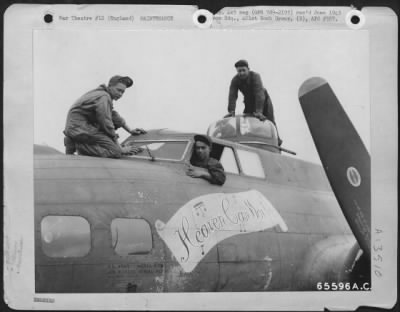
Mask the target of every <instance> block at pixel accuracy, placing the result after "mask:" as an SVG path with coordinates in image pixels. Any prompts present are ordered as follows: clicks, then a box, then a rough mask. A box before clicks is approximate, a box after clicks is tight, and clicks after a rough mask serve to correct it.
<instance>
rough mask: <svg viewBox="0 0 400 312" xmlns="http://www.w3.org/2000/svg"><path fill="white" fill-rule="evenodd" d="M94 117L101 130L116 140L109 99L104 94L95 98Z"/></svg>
mask: <svg viewBox="0 0 400 312" xmlns="http://www.w3.org/2000/svg"><path fill="white" fill-rule="evenodd" d="M96 119H97V120H96V121H97V123H98V125H99V126H100V129H101V130H103V131H104V132H105V133H106V134H107V135H108V136H109V137H110V138H112V139H113V140H114V141H115V142H116V141H117V135H116V133H115V128H114V123H113V119H112V110H111V100H110V99H109V97H108V96H106V95H104V96H101V97H100V98H99V99H98V100H97V104H96Z"/></svg>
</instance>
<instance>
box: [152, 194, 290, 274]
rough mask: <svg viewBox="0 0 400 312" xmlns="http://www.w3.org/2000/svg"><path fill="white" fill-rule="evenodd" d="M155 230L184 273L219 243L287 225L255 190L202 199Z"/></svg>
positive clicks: (211, 195) (182, 208) (282, 228)
mask: <svg viewBox="0 0 400 312" xmlns="http://www.w3.org/2000/svg"><path fill="white" fill-rule="evenodd" d="M155 225H156V229H157V232H158V234H159V235H160V237H161V238H162V239H163V240H164V242H165V243H166V244H167V246H168V248H169V249H170V250H171V252H172V254H173V255H174V256H175V258H176V259H177V261H178V262H179V263H180V265H181V266H182V268H183V270H184V271H185V272H191V271H192V270H193V269H194V268H195V267H196V266H197V264H198V263H199V262H200V261H201V260H202V259H203V258H204V256H205V255H206V254H207V253H208V252H209V251H210V250H211V249H212V248H213V247H214V246H215V245H216V244H218V243H219V242H220V241H222V240H224V239H226V238H229V237H231V236H234V235H238V234H245V233H250V232H257V231H262V230H266V229H269V228H272V227H274V226H277V225H279V226H280V229H281V230H282V231H284V232H286V231H287V230H288V228H287V226H286V223H285V222H284V220H283V219H282V217H281V216H280V214H279V213H278V211H277V210H276V209H275V207H274V206H273V205H272V204H271V202H270V201H269V200H268V199H267V198H265V197H264V195H262V194H261V193H260V192H258V191H256V190H250V191H247V192H240V193H231V194H224V193H215V194H208V195H203V196H199V197H197V198H195V199H192V200H191V201H189V202H188V203H186V204H185V205H184V206H182V207H181V208H180V209H179V210H178V211H177V212H176V213H175V215H174V216H173V217H172V218H171V219H170V220H169V221H168V222H167V223H166V224H165V223H163V222H162V221H160V220H157V221H156V223H155Z"/></svg>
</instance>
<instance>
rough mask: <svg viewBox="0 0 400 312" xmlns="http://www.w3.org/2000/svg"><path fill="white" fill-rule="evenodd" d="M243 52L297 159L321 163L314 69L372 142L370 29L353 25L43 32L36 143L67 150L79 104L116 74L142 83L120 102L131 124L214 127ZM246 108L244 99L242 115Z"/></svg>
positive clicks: (38, 45) (38, 44) (37, 55)
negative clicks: (309, 95) (311, 89)
mask: <svg viewBox="0 0 400 312" xmlns="http://www.w3.org/2000/svg"><path fill="white" fill-rule="evenodd" d="M238 59H247V60H248V62H249V65H250V69H251V70H254V71H256V72H258V73H259V74H260V75H261V77H262V80H263V83H264V87H266V88H267V90H268V93H269V94H270V96H271V99H272V103H273V105H274V110H275V120H276V123H277V126H278V130H279V133H280V136H281V138H282V139H283V145H282V146H283V147H285V148H288V149H290V150H293V151H295V152H297V156H294V157H296V158H300V159H304V160H308V161H312V162H317V163H319V157H318V154H317V151H316V149H315V146H314V144H313V141H312V138H311V135H310V132H309V130H308V127H307V123H306V121H305V118H304V115H303V113H302V110H301V106H300V104H299V101H298V90H299V88H300V86H301V84H302V83H303V82H304V81H305V80H307V79H308V78H311V77H314V76H320V77H323V78H324V79H325V80H327V81H328V82H329V84H330V85H331V87H332V89H333V90H334V92H335V94H336V96H337V97H338V99H339V100H340V101H341V103H342V105H343V107H344V109H345V110H346V112H347V114H348V115H349V117H350V119H351V120H352V122H353V124H354V126H355V128H356V129H357V131H358V132H359V134H360V136H361V138H362V140H363V142H364V144H365V145H366V147H367V149H368V150H369V149H370V142H369V141H370V133H369V132H370V108H369V105H370V104H369V68H368V64H369V59H368V33H367V32H362V31H357V32H356V31H354V32H352V31H348V30H332V31H327V30H324V31H318V30H304V31H299V30H296V31H290V30H285V31H284V30H279V31H277V30H250V31H249V30H213V29H207V30H202V29H195V30H161V31H149V30H147V31H146V30H140V31H125V30H124V31H121V30H118V31H115V30H97V31H95V30H87V31H82V30H79V31H77V30H38V31H35V33H34V110H35V114H34V123H35V127H34V142H35V143H36V144H46V145H49V146H52V147H54V148H56V149H58V150H60V151H64V146H63V134H62V131H63V129H64V126H65V119H66V115H67V112H68V110H69V108H70V107H71V105H72V104H73V103H74V102H75V100H76V99H78V98H79V97H80V96H81V95H82V94H84V93H85V92H87V91H89V90H92V89H94V88H96V87H97V86H98V85H100V84H102V83H107V82H108V80H109V78H110V77H111V76H113V75H115V74H119V75H128V76H130V77H131V78H132V79H133V81H134V85H133V87H131V88H129V89H127V90H126V92H125V94H124V96H123V97H122V98H121V99H120V100H119V101H116V102H115V103H114V108H115V109H116V110H117V111H118V112H119V113H120V114H121V115H122V116H123V117H124V118H125V120H126V121H127V123H128V125H130V126H131V127H142V128H145V129H155V128H170V129H174V130H180V131H190V132H198V133H205V132H206V130H207V128H208V126H209V124H210V123H211V122H214V121H216V120H218V119H220V118H222V116H223V115H225V114H226V113H227V104H228V103H227V102H228V90H229V84H230V81H231V79H232V77H233V76H234V75H235V73H236V70H235V68H234V63H235V62H236V61H237V60H238ZM243 108H244V105H243V103H242V98H241V97H239V99H238V101H237V105H236V113H241V112H242V111H243ZM118 133H119V134H120V139H121V141H122V140H123V139H125V138H126V137H127V136H128V134H127V133H126V132H125V131H124V130H118Z"/></svg>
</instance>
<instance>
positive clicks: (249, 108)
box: [224, 60, 282, 145]
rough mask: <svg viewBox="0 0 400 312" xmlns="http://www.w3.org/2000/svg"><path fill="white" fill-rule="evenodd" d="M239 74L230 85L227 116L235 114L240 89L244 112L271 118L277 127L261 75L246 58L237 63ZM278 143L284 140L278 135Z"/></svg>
mask: <svg viewBox="0 0 400 312" xmlns="http://www.w3.org/2000/svg"><path fill="white" fill-rule="evenodd" d="M235 68H236V71H237V74H236V75H235V76H234V77H233V79H232V81H231V84H230V87H229V99H228V114H227V115H226V116H224V117H225V118H226V117H233V116H235V109H236V100H237V98H238V91H239V90H240V92H241V93H242V94H243V97H244V111H243V113H244V114H251V115H253V116H254V117H257V118H258V119H259V120H261V121H264V120H266V119H268V120H270V121H271V122H272V123H273V124H274V125H275V127H276V123H275V117H274V108H273V106H272V101H271V98H270V97H269V94H268V92H267V89H265V88H264V86H263V83H262V80H261V76H260V75H259V74H258V73H256V72H254V71H251V70H250V68H249V64H248V62H247V61H246V60H239V61H237V62H236V63H235ZM278 142H279V143H278V144H279V145H281V144H282V140H281V139H280V138H279V136H278Z"/></svg>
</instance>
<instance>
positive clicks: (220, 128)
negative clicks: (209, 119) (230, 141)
mask: <svg viewBox="0 0 400 312" xmlns="http://www.w3.org/2000/svg"><path fill="white" fill-rule="evenodd" d="M207 134H208V135H209V136H211V137H214V138H229V137H235V136H236V118H224V119H221V120H218V121H216V122H214V123H212V124H211V125H210V127H209V128H208V131H207Z"/></svg>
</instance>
